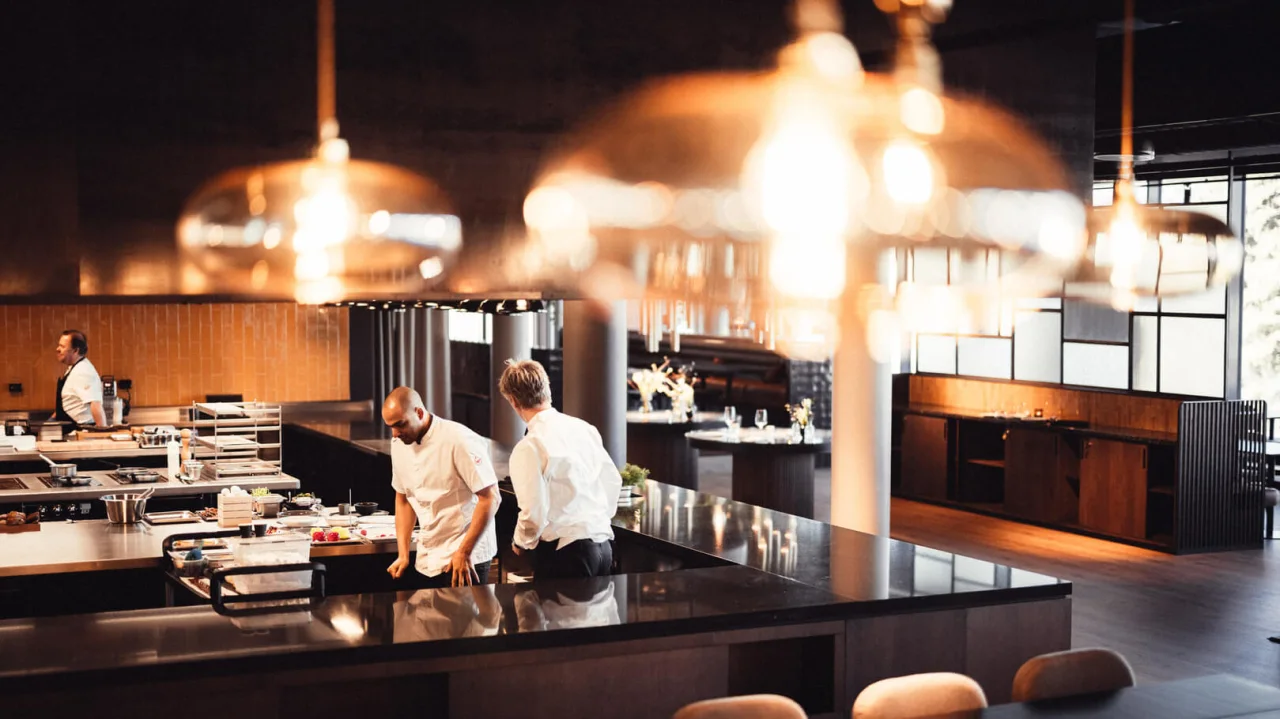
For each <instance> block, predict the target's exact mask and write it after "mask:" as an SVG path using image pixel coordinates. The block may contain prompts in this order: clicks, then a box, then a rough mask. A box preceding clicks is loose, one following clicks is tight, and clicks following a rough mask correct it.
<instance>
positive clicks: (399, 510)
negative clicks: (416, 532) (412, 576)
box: [387, 492, 418, 579]
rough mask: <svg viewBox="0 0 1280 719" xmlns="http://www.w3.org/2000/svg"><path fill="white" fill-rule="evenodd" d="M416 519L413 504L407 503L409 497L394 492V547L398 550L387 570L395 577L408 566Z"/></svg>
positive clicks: (397, 577)
mask: <svg viewBox="0 0 1280 719" xmlns="http://www.w3.org/2000/svg"><path fill="white" fill-rule="evenodd" d="M417 521H418V515H417V513H416V512H414V511H413V505H411V504H409V498H408V497H406V496H404V495H403V494H401V493H400V492H396V549H397V550H398V553H397V556H396V561H394V562H392V563H391V566H390V567H387V572H388V573H390V574H391V576H392V577H393V578H395V579H399V578H400V576H401V575H402V574H404V570H405V569H407V568H408V566H409V549H410V547H412V546H413V545H412V544H411V542H412V541H413V525H414V524H416V523H417Z"/></svg>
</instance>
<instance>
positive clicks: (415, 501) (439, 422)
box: [391, 415, 500, 577]
mask: <svg viewBox="0 0 1280 719" xmlns="http://www.w3.org/2000/svg"><path fill="white" fill-rule="evenodd" d="M497 483H498V477H497V475H496V474H494V471H493V463H492V462H491V461H490V459H489V442H488V440H486V439H485V438H483V437H481V436H480V435H478V434H476V433H475V432H472V431H471V430H470V429H467V428H466V427H465V426H463V425H461V424H458V423H457V422H451V421H449V420H447V419H442V418H440V417H437V416H434V415H432V417H431V424H430V426H428V427H427V432H426V434H424V435H423V436H422V439H421V440H419V441H418V443H416V444H405V443H404V442H401V441H397V440H392V442H391V486H392V487H393V488H395V490H396V491H397V492H399V493H400V494H403V495H405V496H406V497H408V499H409V503H410V504H411V505H413V509H414V512H415V513H416V514H417V515H418V526H419V528H420V530H419V532H418V558H417V562H416V563H415V565H414V566H415V567H416V568H417V570H418V571H419V572H421V573H422V574H424V575H426V576H428V577H434V576H436V575H437V574H440V573H441V572H443V571H444V570H445V569H446V568H447V567H448V566H449V562H450V561H451V560H452V558H453V554H454V552H456V551H458V548H459V547H460V546H462V538H463V537H464V536H466V534H467V530H468V529H470V528H471V517H472V515H473V514H474V513H475V509H476V503H477V501H478V500H477V498H476V493H477V492H479V491H480V490H482V489H484V488H485V487H492V486H493V485H495V484H497ZM497 501H500V500H498V499H495V502H497ZM497 553H498V539H497V537H496V536H495V535H494V531H493V522H492V521H490V522H489V526H488V528H487V529H485V531H484V533H483V534H481V535H480V538H479V539H478V540H477V541H476V546H475V547H474V548H473V549H472V550H471V563H472V564H474V565H477V566H478V565H481V564H487V563H488V562H489V561H490V560H492V559H493V557H494V555H495V554H497Z"/></svg>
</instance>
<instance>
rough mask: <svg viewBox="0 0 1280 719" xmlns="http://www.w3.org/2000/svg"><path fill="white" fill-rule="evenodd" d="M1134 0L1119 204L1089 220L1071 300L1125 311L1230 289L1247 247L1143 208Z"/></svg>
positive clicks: (1202, 224) (1198, 224) (1193, 216)
mask: <svg viewBox="0 0 1280 719" xmlns="http://www.w3.org/2000/svg"><path fill="white" fill-rule="evenodd" d="M1133 18H1134V0H1125V25H1124V60H1123V62H1124V68H1123V73H1124V75H1123V78H1122V85H1121V88H1122V89H1121V95H1122V97H1121V135H1120V172H1119V177H1118V179H1117V180H1116V183H1115V200H1114V202H1113V204H1112V205H1111V206H1110V207H1096V208H1093V209H1092V210H1091V211H1090V215H1089V245H1088V248H1087V249H1086V251H1085V257H1084V259H1083V260H1082V262H1081V263H1080V265H1079V266H1078V267H1077V269H1076V271H1075V273H1074V274H1073V275H1072V276H1071V277H1069V278H1068V282H1067V286H1066V294H1067V295H1068V296H1069V297H1076V298H1080V299H1084V300H1088V301H1092V302H1095V303H1099V304H1109V305H1111V306H1113V307H1115V308H1116V309H1118V310H1130V309H1133V306H1134V303H1135V301H1136V300H1137V299H1138V298H1144V297H1169V296H1173V295H1185V294H1196V293H1200V292H1204V291H1206V290H1208V289H1210V288H1213V287H1219V286H1222V285H1225V284H1226V283H1228V282H1230V281H1231V280H1232V278H1234V277H1235V276H1236V275H1238V274H1239V273H1240V270H1241V268H1242V266H1243V264H1244V243H1242V242H1241V241H1240V239H1239V238H1238V237H1236V235H1235V233H1234V232H1232V231H1231V228H1230V227H1228V226H1227V225H1226V223H1224V222H1222V221H1221V220H1219V219H1218V218H1216V217H1213V216H1211V215H1207V214H1204V213H1200V212H1195V211H1185V210H1179V209H1170V208H1164V207H1154V206H1144V205H1140V204H1138V201H1137V198H1136V197H1135V195H1134V187H1133V182H1134V173H1133V161H1134V154H1133Z"/></svg>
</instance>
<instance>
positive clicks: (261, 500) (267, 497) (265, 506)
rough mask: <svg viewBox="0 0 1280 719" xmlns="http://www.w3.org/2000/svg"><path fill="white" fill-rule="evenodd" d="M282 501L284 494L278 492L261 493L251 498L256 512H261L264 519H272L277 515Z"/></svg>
mask: <svg viewBox="0 0 1280 719" xmlns="http://www.w3.org/2000/svg"><path fill="white" fill-rule="evenodd" d="M283 502H284V496H282V495H279V494H263V495H260V496H257V497H254V498H253V503H254V506H255V508H256V509H257V512H258V514H261V515H262V516H263V518H264V519H274V518H275V517H276V516H278V515H279V514H280V505H281V504H282V503H283Z"/></svg>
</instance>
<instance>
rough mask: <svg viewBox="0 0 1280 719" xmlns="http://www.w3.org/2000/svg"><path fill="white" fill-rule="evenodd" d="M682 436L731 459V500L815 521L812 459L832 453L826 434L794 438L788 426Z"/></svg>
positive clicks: (828, 433)
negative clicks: (725, 453)
mask: <svg viewBox="0 0 1280 719" xmlns="http://www.w3.org/2000/svg"><path fill="white" fill-rule="evenodd" d="M685 437H687V438H688V439H689V444H690V446H692V447H693V448H694V449H697V450H705V451H716V452H728V453H729V454H731V455H732V456H733V499H734V500H736V501H739V502H745V503H747V504H753V505H756V506H758V507H768V508H769V509H776V510H778V511H780V512H786V513H787V514H794V515H796V516H800V517H806V518H808V519H815V517H814V514H815V511H816V507H815V502H814V478H815V474H816V467H817V457H818V455H820V454H824V453H825V454H830V453H831V432H830V431H829V430H821V429H820V430H816V431H813V432H812V433H811V436H810V437H808V438H803V437H802V438H796V437H795V436H793V435H792V433H791V431H790V429H789V428H781V427H764V428H755V427H742V428H735V429H733V430H729V429H721V430H694V431H692V432H689V433H687V434H686V435H685Z"/></svg>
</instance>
